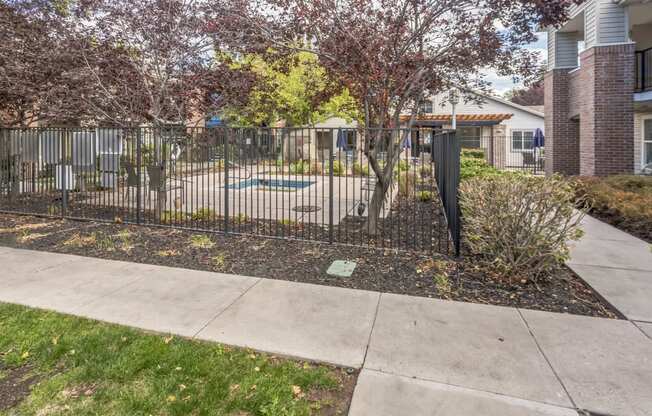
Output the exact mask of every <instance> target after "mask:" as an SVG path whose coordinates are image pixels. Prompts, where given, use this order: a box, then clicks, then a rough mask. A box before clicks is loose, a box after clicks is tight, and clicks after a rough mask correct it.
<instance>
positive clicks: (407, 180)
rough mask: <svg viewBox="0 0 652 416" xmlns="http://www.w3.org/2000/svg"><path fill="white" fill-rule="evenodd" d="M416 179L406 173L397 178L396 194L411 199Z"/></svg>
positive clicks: (414, 176) (415, 176) (413, 175)
mask: <svg viewBox="0 0 652 416" xmlns="http://www.w3.org/2000/svg"><path fill="white" fill-rule="evenodd" d="M417 182H418V178H417V175H416V174H414V173H406V174H403V175H401V176H399V178H398V193H399V195H401V196H405V197H412V196H413V195H414V192H415V190H416V186H417Z"/></svg>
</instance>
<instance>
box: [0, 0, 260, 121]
mask: <svg viewBox="0 0 652 416" xmlns="http://www.w3.org/2000/svg"><path fill="white" fill-rule="evenodd" d="M209 5H210V2H208V1H201V0H85V1H79V2H72V1H66V0H60V1H48V0H16V1H12V2H11V3H7V4H5V3H2V6H1V7H0V12H2V16H3V27H2V29H0V34H2V36H3V37H2V39H3V40H9V42H2V43H0V60H1V62H2V63H3V65H2V70H1V71H2V72H0V75H1V76H2V79H1V80H0V96H2V97H3V98H5V97H8V98H9V100H7V102H8V103H10V105H6V104H5V105H3V109H2V110H1V112H2V113H3V114H12V115H16V116H17V115H20V114H21V113H29V112H33V113H36V114H39V116H40V117H41V119H45V120H46V121H53V120H60V119H61V118H62V117H65V118H72V119H74V120H75V121H76V122H78V123H81V122H86V123H94V124H111V125H124V126H126V125H138V124H141V123H150V124H152V125H166V124H180V123H184V122H185V121H186V120H188V119H191V118H192V117H193V116H196V115H201V114H205V113H206V112H209V111H211V110H215V109H216V108H223V107H224V106H225V105H227V104H229V105H236V104H237V103H238V102H240V100H241V98H242V97H243V96H246V92H247V91H248V90H249V89H250V88H251V86H252V85H253V83H254V82H255V79H254V77H253V74H252V72H251V71H248V70H247V68H246V67H244V66H242V65H240V66H239V67H238V68H237V69H235V68H234V66H233V65H232V63H233V62H234V60H235V57H234V56H233V55H232V54H230V53H229V51H226V50H223V48H222V47H223V43H222V42H221V39H220V31H219V30H218V29H216V28H215V27H212V22H213V21H214V20H215V16H214V13H216V12H217V11H216V10H215V9H213V8H212V7H209ZM5 16H6V17H7V19H8V21H9V22H10V24H9V25H6V26H5V25H4V21H5V20H4V17H5ZM243 93H244V94H243ZM23 118H24V117H23Z"/></svg>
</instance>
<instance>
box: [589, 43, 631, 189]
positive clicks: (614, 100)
mask: <svg viewBox="0 0 652 416" xmlns="http://www.w3.org/2000/svg"><path fill="white" fill-rule="evenodd" d="M634 51H635V45H633V44H628V45H616V46H600V47H595V48H591V49H590V50H589V51H587V56H586V60H587V63H589V64H590V65H592V66H593V75H594V79H593V120H592V124H593V132H592V134H590V135H588V134H587V135H586V137H584V136H585V135H584V134H583V132H581V133H580V136H581V138H580V141H581V142H587V143H586V144H585V145H584V146H585V147H586V148H587V152H586V156H585V155H584V154H583V153H582V152H581V151H580V167H581V168H580V171H581V173H582V174H587V175H596V176H606V175H615V174H619V173H633V171H634V170H633V163H632V161H633V159H634V100H633V94H634V88H635V77H634V74H635V72H634V71H635V62H636V61H635V55H634ZM582 62H584V61H582ZM580 129H581V126H580ZM589 148H590V149H591V150H592V152H591V153H592V155H591V154H590V153H589V151H588V149H589ZM583 157H587V161H586V165H587V167H586V168H585V169H583V168H582V161H583V159H582V158H583Z"/></svg>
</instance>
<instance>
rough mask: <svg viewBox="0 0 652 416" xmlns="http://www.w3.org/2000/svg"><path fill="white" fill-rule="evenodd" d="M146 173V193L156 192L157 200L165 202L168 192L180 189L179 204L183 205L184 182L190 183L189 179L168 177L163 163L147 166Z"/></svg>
mask: <svg viewBox="0 0 652 416" xmlns="http://www.w3.org/2000/svg"><path fill="white" fill-rule="evenodd" d="M147 175H148V176H149V183H148V184H147V189H148V194H151V193H152V192H156V193H157V201H159V202H162V203H165V202H166V201H167V194H168V193H169V192H172V191H176V190H180V191H181V204H182V205H183V201H184V200H185V186H184V184H186V183H190V181H188V180H184V179H180V178H168V176H167V172H166V168H165V165H149V166H147Z"/></svg>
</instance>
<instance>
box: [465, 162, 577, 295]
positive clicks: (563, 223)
mask: <svg viewBox="0 0 652 416" xmlns="http://www.w3.org/2000/svg"><path fill="white" fill-rule="evenodd" d="M460 207H461V211H462V219H463V233H464V241H465V243H466V245H467V246H468V248H469V250H470V252H471V253H472V254H475V255H477V259H478V261H479V262H480V265H482V266H484V267H486V268H487V269H488V270H490V271H492V272H496V273H498V274H499V275H500V276H502V277H504V278H507V279H509V281H510V282H513V281H514V279H515V278H519V279H523V278H531V279H532V280H535V281H536V280H537V279H539V278H541V277H543V276H547V275H549V274H550V273H552V272H554V271H555V270H556V269H557V268H559V267H560V266H561V265H562V264H563V262H564V261H565V260H567V259H568V258H569V250H568V246H567V242H568V241H569V240H577V239H579V238H580V237H581V235H582V232H581V230H580V228H579V222H580V220H581V218H582V216H583V214H579V215H578V214H577V211H575V195H574V187H573V185H572V184H571V183H570V182H568V181H566V180H564V179H562V178H560V177H557V176H553V177H550V178H536V177H528V176H515V175H507V176H495V177H489V178H474V179H469V180H466V181H465V182H463V183H462V184H461V185H460Z"/></svg>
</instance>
